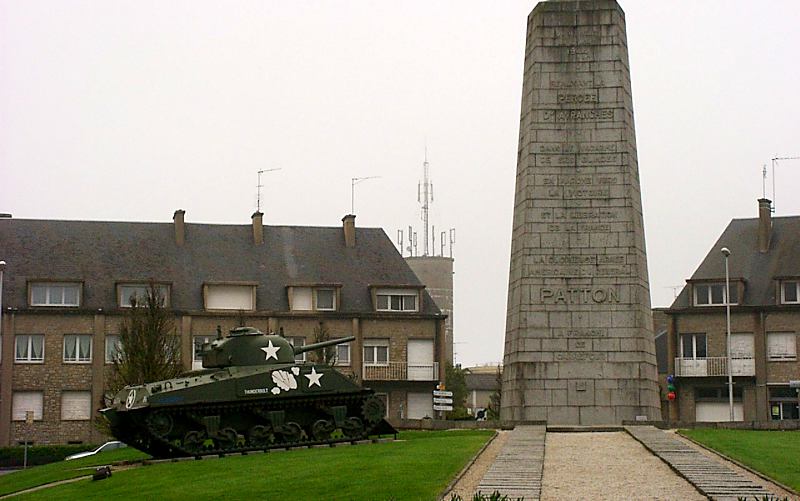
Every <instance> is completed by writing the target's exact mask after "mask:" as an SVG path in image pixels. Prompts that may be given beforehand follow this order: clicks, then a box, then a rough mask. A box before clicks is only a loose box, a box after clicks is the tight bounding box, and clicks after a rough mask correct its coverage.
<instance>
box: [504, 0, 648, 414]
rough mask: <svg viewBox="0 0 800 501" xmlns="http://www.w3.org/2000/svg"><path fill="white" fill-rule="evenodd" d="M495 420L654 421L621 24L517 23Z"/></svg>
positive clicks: (597, 13) (534, 15) (598, 9)
mask: <svg viewBox="0 0 800 501" xmlns="http://www.w3.org/2000/svg"><path fill="white" fill-rule="evenodd" d="M511 242H512V243H511V266H510V271H509V285H508V314H507V318H506V341H505V356H504V366H505V367H504V373H503V392H502V405H501V418H502V419H504V420H508V421H513V422H519V421H534V420H547V421H548V423H552V424H581V425H584V424H586V425H591V424H615V423H621V422H623V421H628V420H630V421H633V420H636V419H639V420H641V419H648V420H659V419H660V416H661V413H660V409H659V407H660V400H659V393H658V384H657V372H656V358H655V347H654V341H653V333H652V329H653V327H652V313H651V311H650V293H649V288H648V277H647V258H646V255H645V245H644V228H643V224H642V201H641V194H640V190H639V171H638V165H637V159H636V137H635V134H634V127H633V102H632V98H631V82H630V71H629V67H628V50H627V38H626V35H625V14H624V12H623V11H622V9H621V8H620V6H619V5H618V4H617V2H616V1H615V0H580V1H574V0H572V1H570V0H556V1H552V0H551V1H548V2H541V3H539V4H538V5H537V6H536V7H535V8H534V9H533V11H532V12H531V13H530V15H529V16H528V32H527V43H526V48H525V68H524V77H523V85H522V112H521V117H520V127H519V150H518V163H517V182H516V195H515V201H514V224H513V234H512V241H511Z"/></svg>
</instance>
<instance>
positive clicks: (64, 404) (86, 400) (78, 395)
mask: <svg viewBox="0 0 800 501" xmlns="http://www.w3.org/2000/svg"><path fill="white" fill-rule="evenodd" d="M91 417H92V393H91V392H89V391H64V392H61V419H62V420H63V421H85V420H88V419H91Z"/></svg>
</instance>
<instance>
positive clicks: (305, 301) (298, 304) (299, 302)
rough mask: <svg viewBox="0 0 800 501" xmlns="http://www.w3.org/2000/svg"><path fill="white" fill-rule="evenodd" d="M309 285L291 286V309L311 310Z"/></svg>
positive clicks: (312, 306)
mask: <svg viewBox="0 0 800 501" xmlns="http://www.w3.org/2000/svg"><path fill="white" fill-rule="evenodd" d="M312 298H313V295H312V290H311V287H292V310H294V311H311V310H312V309H313V308H314V303H313V299H312Z"/></svg>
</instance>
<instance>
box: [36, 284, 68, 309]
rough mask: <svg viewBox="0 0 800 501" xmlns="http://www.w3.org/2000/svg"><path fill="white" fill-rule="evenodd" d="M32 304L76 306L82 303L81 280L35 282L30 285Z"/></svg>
mask: <svg viewBox="0 0 800 501" xmlns="http://www.w3.org/2000/svg"><path fill="white" fill-rule="evenodd" d="M28 297H29V304H30V305H31V306H60V307H75V306H80V305H81V284H80V283H79V282H35V283H31V284H30V286H29V296H28Z"/></svg>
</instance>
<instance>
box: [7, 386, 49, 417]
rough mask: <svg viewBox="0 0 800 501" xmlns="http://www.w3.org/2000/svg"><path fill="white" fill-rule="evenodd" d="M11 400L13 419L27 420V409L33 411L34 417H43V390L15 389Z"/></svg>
mask: <svg viewBox="0 0 800 501" xmlns="http://www.w3.org/2000/svg"><path fill="white" fill-rule="evenodd" d="M11 401H12V402H11V408H12V409H11V419H12V420H13V421H25V412H26V411H33V419H42V407H43V404H44V395H43V394H42V392H41V391H15V392H14V396H13V397H12V399H11Z"/></svg>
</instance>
